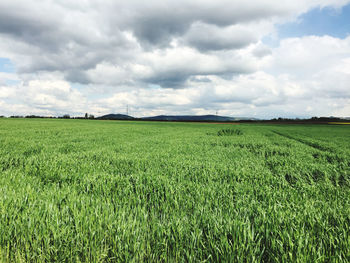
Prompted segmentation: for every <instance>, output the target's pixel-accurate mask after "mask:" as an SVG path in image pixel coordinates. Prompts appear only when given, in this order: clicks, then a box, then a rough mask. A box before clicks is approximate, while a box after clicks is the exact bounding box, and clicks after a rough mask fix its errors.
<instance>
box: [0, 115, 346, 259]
mask: <svg viewBox="0 0 350 263" xmlns="http://www.w3.org/2000/svg"><path fill="white" fill-rule="evenodd" d="M53 261H55V262H159V261H160V262H261V261H264V262H349V261H350V126H349V125H257V124H240V125H230V124H209V123H156V122H127V121H126V122H125V121H124V122H123V121H96V120H95V121H94V120H58V119H56V120H55V119H53V120H50V119H0V262H53Z"/></svg>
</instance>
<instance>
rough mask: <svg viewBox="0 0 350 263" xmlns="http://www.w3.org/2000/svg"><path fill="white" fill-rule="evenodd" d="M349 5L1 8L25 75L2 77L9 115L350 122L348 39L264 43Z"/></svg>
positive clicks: (158, 3) (266, 2)
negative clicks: (313, 14)
mask: <svg viewBox="0 0 350 263" xmlns="http://www.w3.org/2000/svg"><path fill="white" fill-rule="evenodd" d="M349 2H350V1H348V0H308V1H305V0H296V1H289V2H276V1H273V0H262V1H243V0H239V1H230V0H220V1H209V0H201V1H199V0H192V1H185V0H179V1H170V0H153V1H148V2H145V1H137V0H131V1H107V0H101V1H98V2H91V1H90V2H89V1H74V2H72V1H68V0H60V1H53V0H44V1H41V2H40V4H38V3H36V2H34V1H24V0H14V1H3V2H1V3H0V57H6V58H9V59H10V60H11V61H12V62H13V64H14V65H15V67H16V69H17V73H18V74H12V73H0V99H1V104H0V114H2V112H6V113H10V112H13V113H15V112H16V113H21V114H27V113H28V114H29V113H32V112H33V113H34V112H42V113H49V114H61V113H66V112H67V113H71V114H74V113H77V114H78V113H79V114H80V113H84V112H86V111H88V112H91V113H94V114H95V115H98V114H99V113H109V112H111V111H121V110H123V109H124V108H125V104H132V105H134V106H133V107H134V112H135V113H136V114H139V115H150V114H152V113H156V112H158V113H159V112H161V113H174V114H175V113H181V114H186V113H192V114H193V113H204V112H211V113H213V112H212V111H213V110H214V109H217V108H220V111H221V113H225V114H229V115H237V114H238V115H251V116H253V115H254V116H276V115H288V116H289V115H290V116H292V115H294V116H298V115H303V116H304V115H311V114H312V115H313V114H314V115H319V114H321V113H322V114H326V113H325V112H324V111H325V107H323V108H322V107H321V106H319V104H320V103H323V104H324V105H327V108H326V109H327V110H328V112H329V114H327V115H331V114H342V115H350V113H347V112H348V103H349V97H350V94H349V92H350V88H349V86H348V83H350V77H349V72H350V56H349V54H350V37H348V38H345V39H339V38H334V37H330V36H323V37H316V36H307V37H303V38H290V39H284V40H281V41H280V44H279V46H277V47H269V46H268V45H266V44H263V43H262V39H263V37H265V36H267V35H270V34H273V33H274V31H275V25H276V23H284V22H286V21H291V20H293V19H296V18H297V17H298V16H300V15H301V14H303V13H305V12H307V11H309V10H311V9H312V8H324V7H333V8H341V7H342V6H344V5H345V4H347V3H349ZM38 5H40V8H38ZM11 82H12V83H15V84H12V85H11V84H10V83H11ZM76 83H79V84H81V86H80V88H79V90H78V89H77V88H76ZM102 93H103V94H102Z"/></svg>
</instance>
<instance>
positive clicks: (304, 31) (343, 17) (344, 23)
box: [277, 5, 350, 38]
mask: <svg viewBox="0 0 350 263" xmlns="http://www.w3.org/2000/svg"><path fill="white" fill-rule="evenodd" d="M277 30H278V35H279V38H289V37H303V36H308V35H315V36H324V35H329V36H333V37H337V38H345V37H347V36H349V35H350V5H346V6H344V7H343V8H342V9H340V10H336V9H334V8H329V7H328V8H323V9H319V8H316V9H313V10H311V11H309V12H307V13H305V14H304V15H302V16H300V17H299V19H298V21H297V22H291V23H287V24H283V25H279V26H277Z"/></svg>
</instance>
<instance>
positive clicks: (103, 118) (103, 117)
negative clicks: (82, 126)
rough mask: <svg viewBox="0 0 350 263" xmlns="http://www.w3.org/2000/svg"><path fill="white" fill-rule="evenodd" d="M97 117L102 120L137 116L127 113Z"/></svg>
mask: <svg viewBox="0 0 350 263" xmlns="http://www.w3.org/2000/svg"><path fill="white" fill-rule="evenodd" d="M97 119H100V120H133V119H135V118H134V117H131V116H129V115H125V114H107V115H103V116H101V117H98V118H97Z"/></svg>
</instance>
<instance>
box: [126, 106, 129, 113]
mask: <svg viewBox="0 0 350 263" xmlns="http://www.w3.org/2000/svg"><path fill="white" fill-rule="evenodd" d="M126 115H129V104H126Z"/></svg>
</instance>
